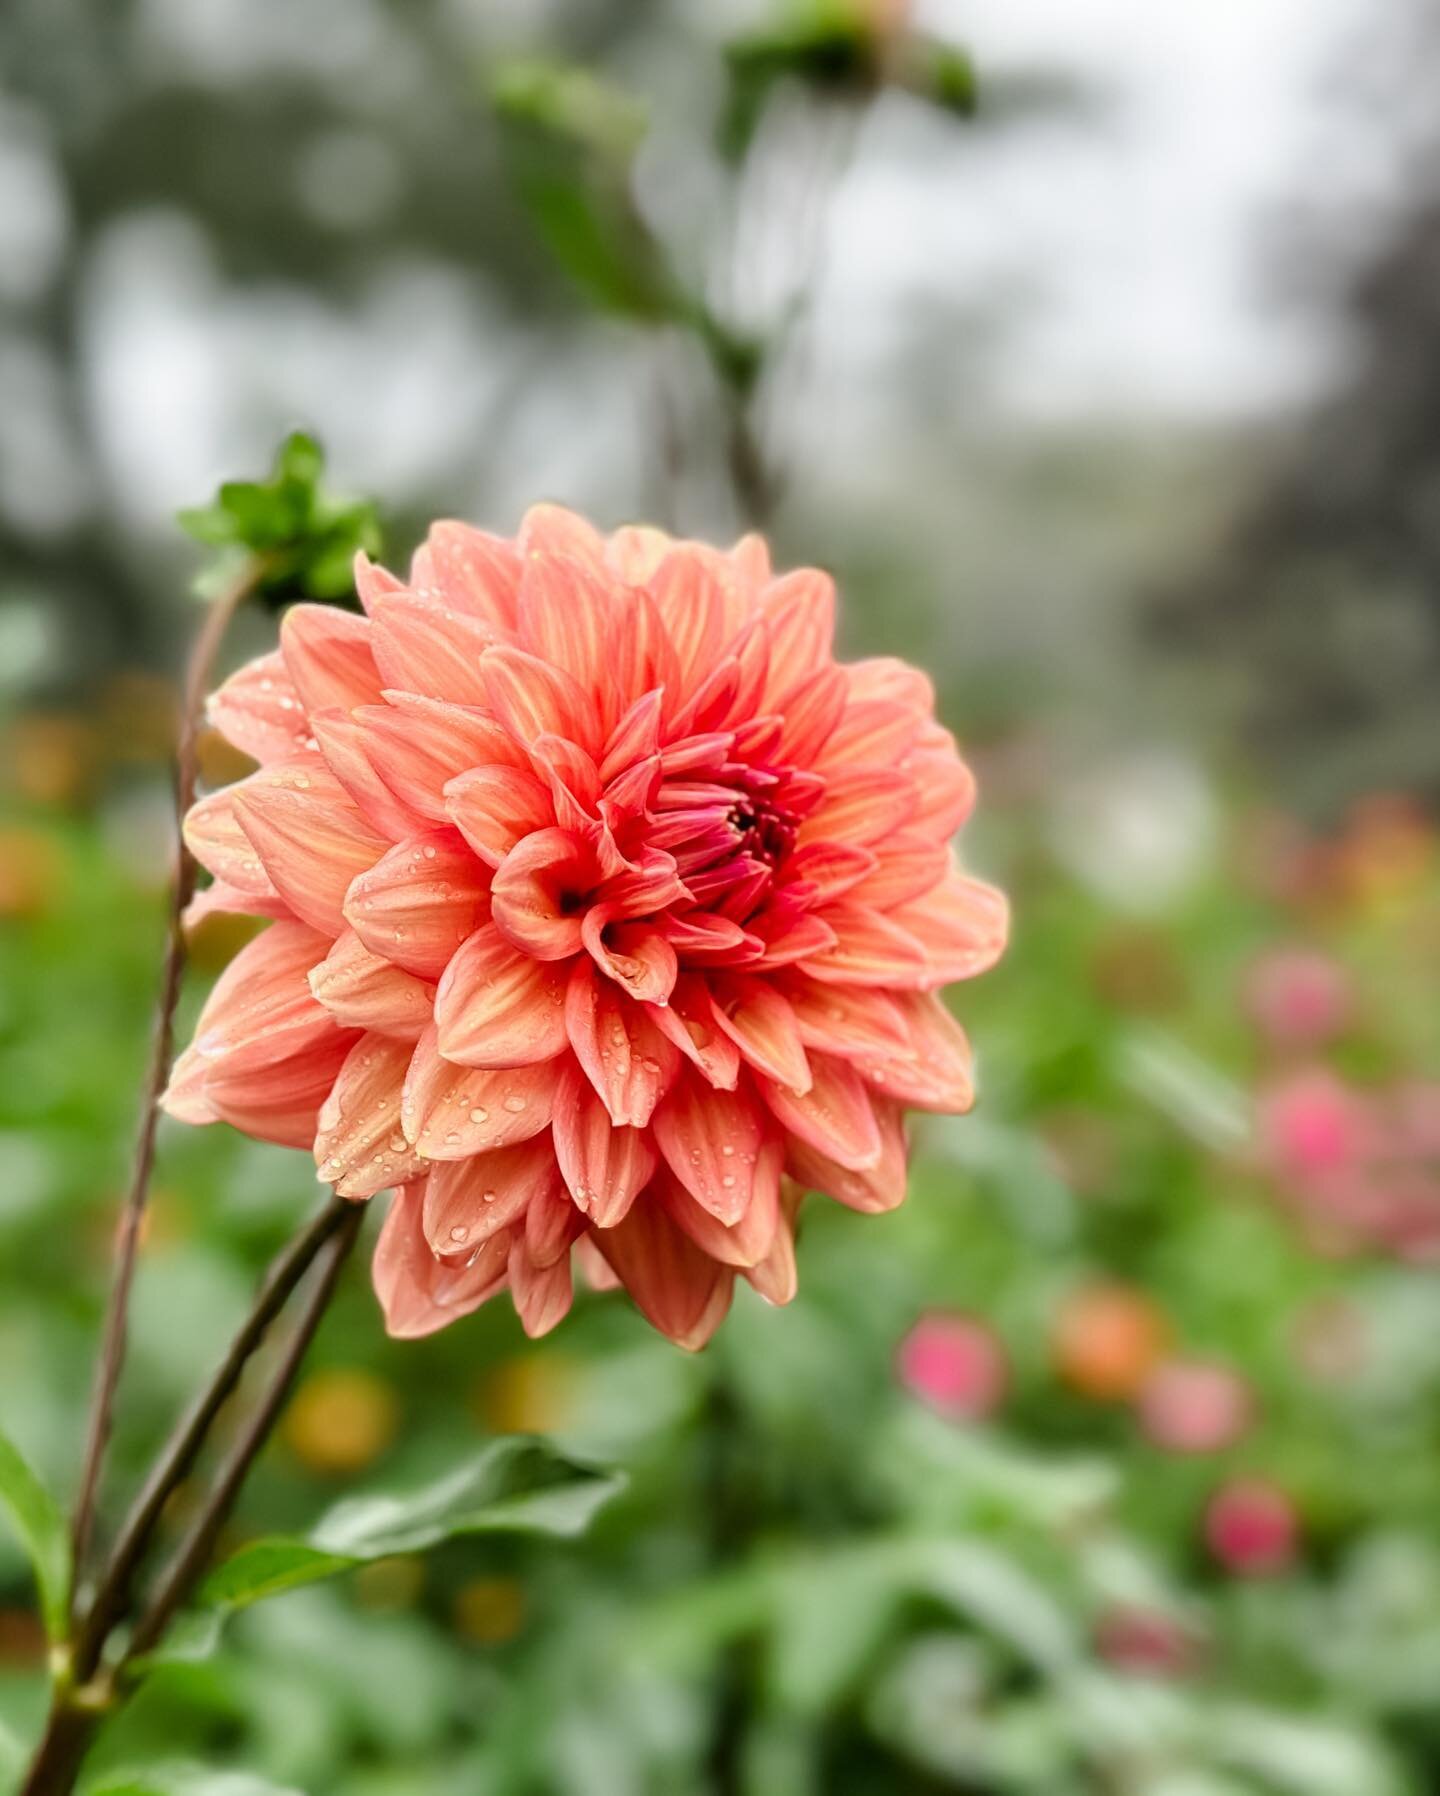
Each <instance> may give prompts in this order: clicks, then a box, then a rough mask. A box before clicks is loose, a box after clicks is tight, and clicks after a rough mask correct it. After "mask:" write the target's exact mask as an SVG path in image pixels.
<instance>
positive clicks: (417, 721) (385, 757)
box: [355, 691, 524, 823]
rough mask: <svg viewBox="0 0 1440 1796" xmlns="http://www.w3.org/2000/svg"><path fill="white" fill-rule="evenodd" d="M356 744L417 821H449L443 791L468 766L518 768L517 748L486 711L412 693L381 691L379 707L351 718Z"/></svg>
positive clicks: (520, 758)
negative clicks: (359, 742)
mask: <svg viewBox="0 0 1440 1796" xmlns="http://www.w3.org/2000/svg"><path fill="white" fill-rule="evenodd" d="M355 721H356V724H357V726H358V727H359V729H360V731H361V740H362V742H363V744H364V746H365V751H366V753H367V754H368V755H369V757H370V760H371V762H372V764H373V765H374V766H375V768H376V770H377V771H378V772H379V774H380V776H381V778H382V779H383V780H384V781H385V782H386V784H387V785H388V786H389V787H390V790H391V791H392V792H393V793H394V794H395V796H396V797H397V798H398V799H399V800H400V802H401V803H402V804H403V805H405V806H406V807H407V808H408V809H409V810H411V811H413V812H414V813H415V815H416V816H417V817H424V818H426V819H427V820H428V821H429V822H431V823H446V822H448V821H449V819H450V812H449V808H448V803H447V800H446V797H445V787H446V786H447V785H448V783H449V782H450V781H451V780H453V779H455V778H456V777H457V776H458V775H459V774H462V773H466V772H468V771H469V770H470V769H471V768H472V767H481V766H484V765H487V764H489V763H492V762H500V763H501V764H503V765H507V766H510V767H518V766H520V765H522V764H523V761H524V753H523V750H521V749H518V748H517V747H516V746H515V744H514V743H513V742H512V741H511V740H510V738H509V736H508V735H507V734H506V733H505V731H504V730H503V729H501V727H500V725H499V723H497V722H496V720H495V719H494V718H493V717H492V716H491V715H490V713H489V712H488V711H484V710H481V709H480V708H479V706H476V705H456V704H450V703H448V702H447V701H446V700H445V699H438V698H424V697H422V696H421V695H420V694H419V693H415V692H394V691H387V692H386V694H385V703H384V704H383V705H363V706H361V708H360V709H359V710H358V711H357V712H356V713H355Z"/></svg>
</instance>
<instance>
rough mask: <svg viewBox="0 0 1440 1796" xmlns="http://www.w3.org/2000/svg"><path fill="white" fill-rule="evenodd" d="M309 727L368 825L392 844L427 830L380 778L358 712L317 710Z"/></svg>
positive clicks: (422, 821)
mask: <svg viewBox="0 0 1440 1796" xmlns="http://www.w3.org/2000/svg"><path fill="white" fill-rule="evenodd" d="M310 726H311V728H312V729H313V731H314V732H315V741H316V744H317V745H318V747H319V750H320V753H321V755H322V756H323V757H324V759H325V763H326V765H327V766H328V767H329V769H330V771H331V773H333V774H334V775H335V777H336V779H337V780H339V782H340V784H341V785H342V786H343V787H344V788H345V790H346V791H347V792H348V793H349V794H350V797H351V798H352V799H353V800H354V801H355V807H356V809H357V810H358V811H359V812H360V815H361V816H362V817H363V818H364V819H365V821H366V823H368V824H370V825H371V827H372V828H374V829H376V830H378V831H379V833H380V834H381V835H382V836H383V837H384V838H385V839H386V840H387V841H390V842H398V841H401V840H402V839H403V838H404V837H406V836H411V835H414V833H415V831H416V830H417V829H423V828H424V820H423V819H422V818H420V817H417V816H416V815H415V813H414V812H413V811H411V810H409V809H408V808H407V807H406V806H405V805H404V804H402V803H401V802H400V800H399V799H398V798H397V797H396V796H395V793H394V792H393V790H392V789H391V787H390V786H389V784H388V783H387V782H386V781H385V780H384V779H382V778H381V777H380V774H379V771H378V770H377V767H376V764H375V762H374V760H373V759H372V757H371V755H370V753H369V750H368V746H367V738H366V732H365V729H364V726H363V725H362V724H361V723H360V722H359V718H358V714H357V713H356V712H353V711H341V710H330V711H314V712H312V713H311V715H310Z"/></svg>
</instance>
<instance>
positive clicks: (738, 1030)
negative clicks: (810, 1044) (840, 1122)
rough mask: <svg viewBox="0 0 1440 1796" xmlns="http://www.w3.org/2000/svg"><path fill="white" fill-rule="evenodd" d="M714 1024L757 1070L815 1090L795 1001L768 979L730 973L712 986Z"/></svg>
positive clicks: (802, 1088)
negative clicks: (812, 1087)
mask: <svg viewBox="0 0 1440 1796" xmlns="http://www.w3.org/2000/svg"><path fill="white" fill-rule="evenodd" d="M712 997H713V999H714V1004H715V1021H716V1022H717V1023H718V1024H719V1025H720V1027H721V1028H722V1029H723V1030H724V1031H725V1033H726V1034H727V1035H728V1036H729V1037H730V1039H731V1040H732V1041H733V1042H734V1043H735V1045H736V1047H738V1048H739V1050H740V1052H741V1054H742V1055H743V1056H744V1057H745V1059H746V1060H747V1061H749V1063H750V1065H751V1066H753V1067H754V1068H756V1070H757V1071H759V1072H762V1073H764V1074H766V1076H767V1077H768V1078H771V1079H774V1080H775V1082H776V1083H777V1084H779V1085H786V1086H790V1087H792V1088H793V1089H794V1090H796V1091H802V1092H803V1091H808V1090H809V1089H810V1066H809V1063H808V1061H807V1060H806V1058H805V1044H804V1042H803V1040H802V1039H801V1035H800V1026H799V1024H798V1022H797V1021H796V1017H795V1012H794V1010H793V1009H792V1008H791V1005H790V1002H789V1000H788V999H787V998H785V997H784V996H783V995H782V994H781V993H780V992H779V991H777V990H776V989H775V987H774V986H773V985H772V984H771V983H770V982H769V981H768V980H766V979H753V978H745V977H743V976H741V975H736V974H730V975H723V974H722V975H720V976H718V977H717V978H716V979H715V981H714V983H713V986H712Z"/></svg>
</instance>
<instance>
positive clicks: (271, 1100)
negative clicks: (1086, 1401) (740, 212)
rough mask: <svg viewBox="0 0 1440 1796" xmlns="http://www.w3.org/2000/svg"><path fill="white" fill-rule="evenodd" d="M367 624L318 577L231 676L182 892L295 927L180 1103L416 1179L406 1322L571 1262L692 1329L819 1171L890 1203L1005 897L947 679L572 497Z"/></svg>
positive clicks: (363, 587) (470, 553)
mask: <svg viewBox="0 0 1440 1796" xmlns="http://www.w3.org/2000/svg"><path fill="white" fill-rule="evenodd" d="M357 586H358V590H359V595H360V599H361V602H362V604H363V606H364V611H365V615H364V616H356V615H353V614H351V613H348V612H344V611H338V610H334V609H329V608H325V607H321V606H315V605H297V606H295V607H294V608H293V609H291V610H290V611H289V612H288V613H287V614H286V616H285V619H284V622H283V624H282V627H281V634H280V647H279V649H278V650H277V651H276V652H274V653H272V654H269V655H266V656H263V657H262V658H261V659H260V660H258V661H255V662H252V663H251V664H250V665H249V666H247V667H244V668H242V669H241V670H240V671H239V672H238V673H236V674H235V675H234V676H233V677H232V678H231V679H230V680H229V681H227V682H226V684H225V685H224V686H222V687H221V689H220V690H219V691H218V692H217V693H216V694H215V695H214V697H213V699H212V701H211V704H210V721H211V723H212V724H213V725H214V726H215V727H216V728H217V729H218V730H220V731H221V732H222V733H223V734H224V735H225V737H226V738H227V739H228V740H229V741H230V742H232V743H233V744H235V746H236V747H238V748H241V749H243V750H244V751H245V752H246V753H248V754H249V755H251V756H253V758H254V759H255V760H256V761H258V762H259V764H260V765H259V770H258V771H257V772H255V773H252V774H251V775H249V776H248V777H247V778H245V779H242V780H240V781H239V782H238V783H236V784H234V785H232V786H228V787H226V788H225V789H223V790H222V791H219V792H216V793H213V794H211V795H210V796H208V797H205V798H202V799H201V800H200V802H199V803H198V804H196V805H195V807H194V808H193V810H192V811H191V813H190V815H189V818H188V819H187V821H186V840H187V841H188V842H189V844H190V846H191V848H192V849H193V851H194V853H195V855H196V857H197V858H198V859H199V860H200V862H201V863H202V864H203V865H204V866H205V867H206V868H208V869H209V871H210V872H211V873H212V874H213V876H214V884H213V885H212V886H210V888H209V889H208V890H207V891H206V892H204V893H203V894H202V895H201V897H200V899H199V900H198V901H197V904H196V906H195V912H196V914H198V915H205V914H208V913H209V912H212V911H215V910H220V911H234V912H242V913H248V914H250V915H256V916H261V917H268V918H271V919H273V922H272V923H271V926H270V927H269V928H268V929H266V930H265V931H264V932H263V933H262V934H261V935H260V936H259V937H257V939H256V940H255V941H254V942H252V943H250V944H249V945H248V946H247V947H245V948H244V949H242V950H241V952H240V953H239V954H238V955H237V956H236V958H235V960H234V961H233V962H232V963H231V964H230V966H229V967H228V968H227V969H226V971H225V973H224V974H223V975H222V977H221V978H220V980H219V982H218V983H217V985H216V987H215V990H214V992H213V994H212V996H211V998H210V1000H209V1002H208V1004H207V1005H206V1007H205V1010H204V1012H203V1014H202V1016H201V1018H200V1021H199V1024H198V1026H197V1030H196V1035H195V1040H194V1042H193V1044H192V1045H191V1046H190V1047H189V1048H188V1049H187V1050H186V1052H185V1053H184V1054H183V1055H182V1057H181V1059H180V1061H179V1062H178V1064H177V1066H176V1069H175V1074H174V1077H173V1079H172V1081H171V1085H170V1089H169V1091H168V1093H167V1095H166V1100H165V1101H166V1105H167V1107H168V1108H169V1110H170V1111H171V1113H172V1114H174V1115H176V1116H178V1117H181V1118H183V1119H185V1120H188V1121H191V1122H197V1123H198V1122H212V1121H217V1120H224V1121H226V1122H229V1123H232V1124H233V1125H234V1126H236V1127H237V1128H240V1129H242V1130H244V1131H246V1132H247V1133H249V1134H251V1135H255V1136H258V1137H260V1138H262V1139H265V1140H269V1141H277V1142H282V1143H288V1144H290V1145H293V1146H296V1147H308V1148H312V1149H313V1151H314V1154H315V1159H316V1163H317V1165H318V1167H319V1171H320V1177H321V1178H322V1179H323V1180H325V1181H326V1182H328V1183H330V1184H332V1185H333V1186H334V1187H335V1189H336V1190H337V1191H338V1192H339V1193H341V1194H342V1195H344V1196H346V1197H352V1198H357V1199H363V1198H369V1197H372V1196H374V1195H376V1194H377V1193H379V1192H382V1191H386V1190H392V1189H393V1190H394V1191H395V1197H394V1199H393V1201H392V1203H391V1207H390V1211H389V1214H388V1216H387V1218H386V1221H385V1225H384V1228H383V1230H382V1232H381V1235H380V1238H379V1243H378V1246H377V1249H376V1253H375V1263H374V1280H375V1286H376V1290H377V1292H378V1294H379V1298H380V1301H381V1304H382V1306H383V1308H384V1311H385V1315H386V1318H387V1322H388V1325H389V1327H390V1329H391V1331H392V1332H393V1333H395V1334H399V1335H421V1334H425V1333H428V1332H430V1331H431V1330H433V1329H435V1328H438V1327H440V1326H442V1325H443V1324H445V1323H446V1322H448V1321H450V1320H452V1319H453V1318H455V1317H457V1316H461V1315H464V1314H466V1313H468V1312H469V1311H471V1310H473V1309H474V1308H475V1307H476V1306H477V1305H479V1304H480V1303H483V1302H484V1301H485V1299H486V1298H488V1297H490V1296H491V1295H492V1294H493V1293H495V1292H497V1291H499V1290H501V1289H502V1288H507V1287H508V1289H509V1291H510V1293H511V1296H512V1298H513V1301H514V1303H515V1307H516V1309H517V1310H518V1312H519V1314H520V1317H521V1320H522V1321H523V1323H524V1326H525V1328H526V1329H527V1331H529V1332H530V1333H531V1334H534V1335H538V1334H543V1333H544V1332H546V1331H547V1330H548V1329H550V1328H552V1327H553V1326H554V1325H555V1323H556V1322H558V1321H559V1319H560V1318H561V1317H562V1316H563V1315H564V1314H565V1313H566V1311H567V1310H568V1308H569V1306H570V1302H571V1261H572V1250H574V1252H575V1254H576V1255H577V1256H578V1258H579V1259H580V1262H581V1264H582V1265H583V1266H584V1267H585V1268H586V1269H587V1270H588V1271H589V1272H590V1273H591V1275H592V1278H593V1279H594V1281H595V1282H597V1283H602V1284H603V1283H610V1284H613V1283H616V1282H618V1283H620V1284H623V1285H624V1286H625V1287H626V1288H627V1290H628V1291H629V1292H630V1295H631V1296H632V1297H633V1299H634V1300H635V1302H636V1303H637V1304H638V1306H639V1307H640V1309H641V1310H642V1311H643V1312H644V1314H645V1315H646V1316H647V1317H648V1318H649V1320H650V1321H651V1322H652V1323H653V1324H654V1325H655V1326H656V1327H657V1328H659V1329H661V1330H662V1331H663V1332H664V1333H665V1334H667V1335H668V1336H670V1337H671V1338H672V1339H674V1340H676V1341H678V1342H681V1343H682V1344H684V1345H686V1346H690V1347H694V1346H698V1345H699V1344H701V1343H702V1342H703V1341H705V1340H706V1339H707V1338H708V1337H709V1335H710V1334H711V1333H712V1332H713V1330H714V1329H715V1327H716V1326H717V1324H718V1323H719V1321H720V1320H721V1318H722V1317H723V1315H724V1314H725V1312H726V1310H727V1308H728V1306H729V1303H730V1298H731V1292H732V1287H733V1285H734V1280H735V1276H736V1274H737V1273H739V1274H740V1275H741V1276H742V1277H744V1278H746V1279H748V1280H749V1281H750V1283H751V1284H752V1285H754V1286H755V1288H756V1289H757V1290H758V1291H760V1292H761V1294H762V1295H763V1296H765V1297H766V1298H768V1299H769V1300H771V1301H772V1302H777V1303H783V1302H785V1301H787V1300H788V1299H789V1298H790V1296H791V1295H792V1294H793V1292H794V1289H795V1258H794V1224H795V1216H796V1211H797V1208H798V1206H799V1203H800V1199H801V1194H802V1192H804V1191H807V1190H814V1191H822V1192H828V1193H829V1194H830V1195H831V1196H833V1197H835V1198H838V1199H839V1200H840V1202H842V1203H844V1204H848V1205H850V1206H851V1207H853V1208H855V1209H857V1210H862V1211H872V1212H873V1211H882V1210H888V1209H891V1208H893V1207H894V1206H895V1205H896V1204H898V1203H899V1202H900V1201H901V1199H902V1198H903V1196H904V1194H905V1135H904V1128H903V1112H904V1110H905V1108H906V1107H907V1106H912V1105H913V1106H920V1107H923V1108H927V1109H934V1110H943V1111H958V1110H964V1109H965V1108H967V1107H968V1105H969V1104H970V1102H971V1097H972V1086H971V1057H970V1051H969V1048H968V1046H967V1043H966V1040H965V1037H964V1035H963V1034H962V1032H961V1030H960V1029H959V1027H958V1026H957V1024H956V1023H955V1022H954V1021H953V1019H952V1018H951V1016H950V1014H949V1012H948V1011H947V1010H946V1008H945V1006H944V1005H943V1004H942V1003H941V1001H940V999H939V998H938V997H937V996H936V992H937V989H938V988H939V987H941V986H943V985H945V984H947V983H949V982H950V981H952V980H959V979H967V978H969V977H971V976H972V975H973V974H976V973H979V972H982V971H983V970H984V969H985V968H987V967H989V966H990V965H992V964H993V962H994V961H995V960H996V958H997V957H998V955H999V954H1000V952H1001V950H1002V948H1003V946H1004V942H1005V935H1006V921H1007V918H1006V906H1005V901H1004V899H1003V897H1002V896H1001V894H1000V893H999V892H997V891H996V890H995V889H994V888H993V887H991V886H989V885H986V884H984V883H982V882H981V881H979V880H977V879H974V878H972V877H970V876H968V875H967V874H965V873H964V872H962V871H961V870H960V868H959V866H958V864H957V862H956V859H955V856H954V852H953V849H952V847H951V838H952V837H953V835H954V834H955V832H956V830H957V829H958V828H959V826H960V825H961V824H962V823H963V822H964V820H965V818H966V816H967V815H968V813H969V811H970V808H971V803H972V800H973V797H974V786H973V781H972V779H971V776H970V773H969V771H968V770H967V768H966V766H965V764H964V762H963V761H962V760H961V758H960V756H959V754H958V753H957V751H956V747H955V743H954V740H953V738H952V737H951V736H950V734H949V733H948V732H947V731H946V730H944V729H943V728H941V726H940V725H939V724H938V723H937V722H936V721H935V717H934V694H933V691H932V689H931V686H930V682H929V681H928V680H927V679H926V677H925V676H924V675H923V674H921V673H919V672H917V671H916V670H914V669H913V668H910V667H907V666H905V665H904V664H903V663H901V662H899V661H895V660H891V659H888V658H882V659H876V660H868V661H860V662H856V663H853V664H849V665H846V664H842V663H838V662H837V661H836V660H835V659H834V656H833V653H832V632H833V626H834V606H835V595H834V589H833V585H832V583H831V581H830V579H829V578H828V577H827V576H826V575H824V574H822V573H818V572H815V571H813V570H808V569H806V570H801V571H799V572H795V573H790V574H786V575H783V576H780V577H778V578H777V577H775V576H774V575H773V574H772V572H771V568H770V563H769V557H768V553H767V551H766V548H765V545H764V543H763V542H761V541H760V540H759V539H758V538H755V537H748V538H746V539H745V540H744V541H742V542H741V543H740V544H739V545H738V546H737V547H736V548H735V549H733V550H732V551H730V552H728V553H722V552H720V551H717V550H714V549H710V548H707V547H705V546H703V545H701V544H698V543H690V542H679V541H675V540H672V539H671V538H670V537H668V536H666V535H664V534H663V533H662V532H660V531H657V530H652V529H646V528H631V529H625V530H621V531H618V532H616V533H615V534H614V535H612V536H610V537H608V538H606V537H603V536H601V535H599V534H598V533H597V532H596V531H594V530H593V529H592V528H591V527H590V526H589V525H588V524H587V523H585V522H584V521H583V520H582V519H580V518H578V517H576V516H574V515H572V514H570V513H568V512H565V511H562V510H560V509H558V508H555V507H548V506H546V507H539V508H537V509H535V510H533V511H532V512H530V513H529V515H528V516H527V518H526V520H525V522H524V525H523V528H522V529H521V531H520V534H519V536H518V538H517V539H516V540H514V541H513V542H512V541H508V540H502V539H500V538H496V537H492V536H488V535H485V534H483V533H482V532H480V531H478V530H474V529H471V528H469V527H468V526H465V525H461V524H455V523H440V524H437V525H435V526H434V528H433V529H432V530H431V532H430V535H429V538H428V540H427V541H426V543H425V544H424V545H423V547H422V548H421V549H420V550H419V551H418V553H417V554H416V556H415V558H414V561H413V564H412V566H411V570H410V578H409V581H408V582H402V581H401V580H399V579H397V578H395V577H394V576H393V575H391V574H389V573H386V572H385V571H384V570H382V569H380V568H377V567H373V566H371V565H370V564H369V563H368V562H366V561H364V559H363V558H362V560H361V562H360V564H359V566H358V569H357Z"/></svg>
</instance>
